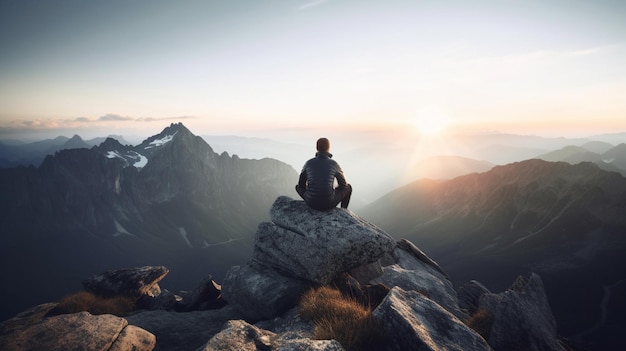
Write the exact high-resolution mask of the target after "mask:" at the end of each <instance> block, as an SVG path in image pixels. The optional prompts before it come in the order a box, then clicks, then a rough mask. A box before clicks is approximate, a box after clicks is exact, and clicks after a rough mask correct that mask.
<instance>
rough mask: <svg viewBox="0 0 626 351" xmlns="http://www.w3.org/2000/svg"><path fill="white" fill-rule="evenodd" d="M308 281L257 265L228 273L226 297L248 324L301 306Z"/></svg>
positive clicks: (231, 270)
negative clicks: (298, 305) (301, 297)
mask: <svg viewBox="0 0 626 351" xmlns="http://www.w3.org/2000/svg"><path fill="white" fill-rule="evenodd" d="M309 287H310V284H309V283H308V282H307V281H304V280H301V279H296V278H292V277H289V276H286V275H283V274H280V273H279V272H277V271H276V270H274V269H272V268H269V267H266V266H263V265H261V264H258V263H256V262H254V261H251V262H249V263H248V264H246V265H243V266H234V267H231V269H230V270H228V272H227V273H226V279H225V280H224V283H223V284H222V297H223V299H224V300H225V301H226V302H227V303H228V304H230V305H232V306H234V307H235V308H236V309H237V310H238V311H239V312H240V313H241V314H242V315H243V316H244V318H245V319H246V320H248V321H258V320H261V319H270V318H274V317H277V316H280V315H282V314H283V313H285V312H286V311H288V310H289V309H291V308H293V307H294V306H296V305H297V304H298V301H299V300H300V296H301V295H302V293H303V292H304V291H305V290H306V289H307V288H309Z"/></svg>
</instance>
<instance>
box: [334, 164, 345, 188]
mask: <svg viewBox="0 0 626 351" xmlns="http://www.w3.org/2000/svg"><path fill="white" fill-rule="evenodd" d="M335 178H337V184H338V185H339V187H340V188H345V187H347V186H348V182H346V177H345V176H344V175H343V170H342V169H341V166H339V164H337V172H335Z"/></svg>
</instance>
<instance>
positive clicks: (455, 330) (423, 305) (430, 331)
mask: <svg viewBox="0 0 626 351" xmlns="http://www.w3.org/2000/svg"><path fill="white" fill-rule="evenodd" d="M374 316H376V317H377V318H379V319H380V320H382V321H383V325H384V326H385V327H386V329H387V331H388V332H389V333H390V337H389V340H390V344H389V346H388V350H398V351H402V350H433V351H434V350H458V351H468V350H476V351H478V350H491V347H489V345H488V344H487V342H486V341H485V340H484V339H483V338H482V337H481V336H480V335H478V333H477V332H475V331H474V330H472V329H470V328H469V327H468V326H466V325H465V324H464V323H463V322H462V321H461V320H459V319H458V318H456V317H455V316H454V315H452V314H451V313H449V312H448V311H446V310H445V309H443V308H442V307H441V306H440V305H438V304H437V303H436V302H434V301H433V300H431V299H429V298H427V297H426V296H424V295H422V294H420V293H419V292H417V291H415V290H413V291H404V290H402V288H399V287H395V288H393V289H391V291H390V292H389V294H388V295H387V298H386V299H385V300H383V302H382V303H381V304H380V305H379V306H378V307H377V308H376V309H375V310H374Z"/></svg>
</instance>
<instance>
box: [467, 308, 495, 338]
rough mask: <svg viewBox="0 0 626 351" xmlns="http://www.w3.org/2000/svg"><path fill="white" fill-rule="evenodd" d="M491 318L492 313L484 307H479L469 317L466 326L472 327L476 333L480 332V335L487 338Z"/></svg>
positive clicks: (491, 324)
mask: <svg viewBox="0 0 626 351" xmlns="http://www.w3.org/2000/svg"><path fill="white" fill-rule="evenodd" d="M493 318H494V316H493V313H491V312H490V311H488V310H486V309H484V308H480V309H478V311H476V313H474V314H473V315H472V316H471V317H470V319H469V320H468V321H467V323H466V324H467V326H468V327H470V328H472V329H474V330H475V331H476V332H477V333H478V334H480V336H482V337H483V338H484V339H485V340H488V339H489V336H490V335H491V327H492V326H493Z"/></svg>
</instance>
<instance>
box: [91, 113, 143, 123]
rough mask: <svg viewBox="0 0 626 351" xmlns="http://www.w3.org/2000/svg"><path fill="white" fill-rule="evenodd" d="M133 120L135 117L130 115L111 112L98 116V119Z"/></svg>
mask: <svg viewBox="0 0 626 351" xmlns="http://www.w3.org/2000/svg"><path fill="white" fill-rule="evenodd" d="M134 120H135V119H134V118H132V117H125V116H120V115H116V114H113V113H107V114H106V115H104V116H101V117H100V118H98V121H134Z"/></svg>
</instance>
